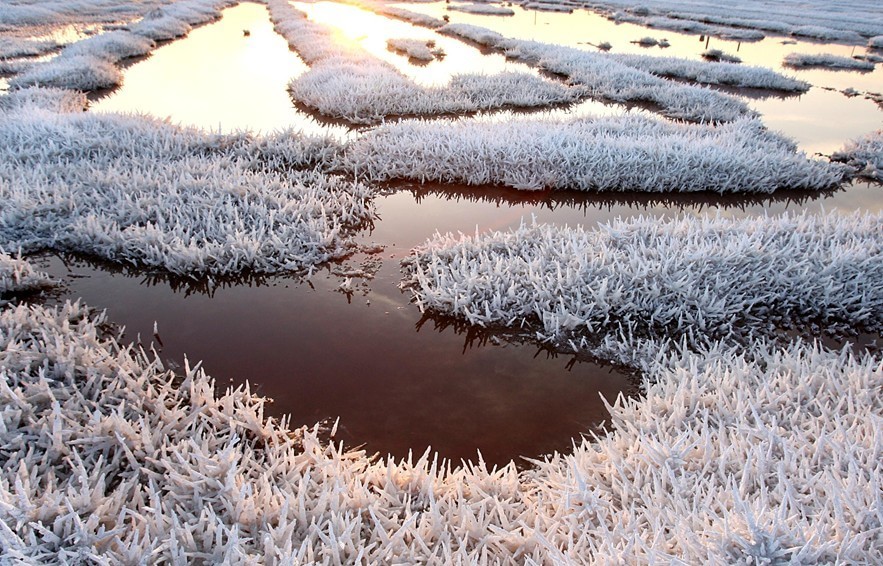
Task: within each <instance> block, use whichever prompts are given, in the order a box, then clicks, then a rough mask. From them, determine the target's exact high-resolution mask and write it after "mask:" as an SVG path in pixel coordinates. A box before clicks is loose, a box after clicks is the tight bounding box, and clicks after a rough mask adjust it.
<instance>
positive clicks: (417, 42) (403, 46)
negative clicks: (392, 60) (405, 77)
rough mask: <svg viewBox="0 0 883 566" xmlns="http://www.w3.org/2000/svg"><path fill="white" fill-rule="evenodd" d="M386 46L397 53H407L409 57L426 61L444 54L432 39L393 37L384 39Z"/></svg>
mask: <svg viewBox="0 0 883 566" xmlns="http://www.w3.org/2000/svg"><path fill="white" fill-rule="evenodd" d="M386 47H387V49H390V50H392V51H395V52H397V53H402V54H404V55H407V56H408V57H409V58H411V59H416V60H418V61H423V62H428V61H433V60H434V59H435V58H436V57H442V56H444V54H445V53H444V51H442V50H441V49H438V48H436V47H435V43H434V42H433V41H431V40H430V41H427V40H425V39H412V38H393V39H387V40H386Z"/></svg>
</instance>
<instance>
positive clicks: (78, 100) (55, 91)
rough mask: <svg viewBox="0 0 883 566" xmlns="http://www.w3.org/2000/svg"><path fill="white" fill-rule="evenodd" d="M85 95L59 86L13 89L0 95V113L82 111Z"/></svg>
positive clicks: (84, 106)
mask: <svg viewBox="0 0 883 566" xmlns="http://www.w3.org/2000/svg"><path fill="white" fill-rule="evenodd" d="M86 104H87V100H86V96H85V95H84V94H82V93H80V92H72V91H70V90H65V89H60V88H42V87H32V88H23V89H19V90H14V91H12V92H10V93H8V94H6V95H5V96H0V113H10V114H11V113H15V112H18V113H33V112H37V111H41V110H45V111H49V112H61V113H67V112H83V111H84V110H85V109H86Z"/></svg>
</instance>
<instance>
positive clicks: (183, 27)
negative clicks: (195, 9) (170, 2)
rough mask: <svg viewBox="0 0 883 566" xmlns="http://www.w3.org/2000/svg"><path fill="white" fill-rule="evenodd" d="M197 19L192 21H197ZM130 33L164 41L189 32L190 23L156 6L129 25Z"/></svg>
mask: <svg viewBox="0 0 883 566" xmlns="http://www.w3.org/2000/svg"><path fill="white" fill-rule="evenodd" d="M193 19H194V20H197V21H196V22H194V23H199V21H198V19H197V18H195V17H194V18H193ZM129 29H130V31H132V33H136V34H138V35H140V36H143V37H147V38H150V39H152V40H154V41H165V40H169V39H175V38H177V37H183V36H185V35H187V34H188V33H190V30H191V25H190V23H188V22H187V21H185V20H183V19H180V18H177V17H175V16H172V15H170V14H169V10H168V9H167V8H166V9H163V8H157V9H155V10H151V11H150V12H148V13H147V14H145V16H144V17H143V18H142V19H141V21H139V22H138V23H136V24H134V25H132V26H130V27H129Z"/></svg>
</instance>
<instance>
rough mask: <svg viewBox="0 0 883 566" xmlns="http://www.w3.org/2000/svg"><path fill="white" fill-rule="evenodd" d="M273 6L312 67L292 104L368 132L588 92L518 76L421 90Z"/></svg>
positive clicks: (297, 82) (295, 85)
mask: <svg viewBox="0 0 883 566" xmlns="http://www.w3.org/2000/svg"><path fill="white" fill-rule="evenodd" d="M268 6H269V7H270V14H271V18H272V19H273V22H274V24H275V27H276V30H277V31H278V32H279V33H280V34H282V36H283V37H285V38H286V39H287V40H288V42H289V45H290V46H291V47H292V48H293V49H295V50H296V51H297V52H298V53H299V54H300V55H301V57H302V58H303V59H304V60H305V61H306V62H307V63H308V64H309V65H310V70H309V71H308V72H307V73H305V74H303V75H302V76H300V77H297V78H295V79H293V80H292V81H291V83H290V92H291V95H292V97H293V98H294V99H295V100H296V101H298V102H300V103H302V104H304V105H306V106H308V107H310V108H314V109H316V110H318V111H319V112H320V113H322V114H324V115H326V116H330V117H335V118H342V119H345V120H347V121H349V122H352V123H360V124H370V123H376V122H380V121H381V120H383V118H384V117H388V116H406V115H437V114H449V113H466V112H474V111H477V110H487V109H495V108H505V107H513V106H514V107H524V108H528V107H531V108H532V107H544V106H551V105H555V104H562V103H567V102H573V101H575V100H576V99H577V98H578V97H579V96H580V94H581V92H582V91H581V89H575V88H569V87H567V86H565V85H562V84H561V83H559V82H557V81H550V80H546V79H542V78H540V77H538V76H535V75H533V74H528V73H517V72H506V73H499V74H495V75H481V74H464V75H456V76H454V77H453V78H452V79H451V81H450V83H449V84H448V85H445V86H440V87H424V86H420V85H418V84H417V83H415V82H414V81H412V80H411V79H409V78H408V77H406V76H404V75H402V74H401V73H399V72H398V71H397V70H396V69H395V68H394V67H392V66H391V65H389V64H387V63H385V62H383V61H381V60H380V59H378V58H376V57H374V56H372V55H370V54H369V53H367V52H366V51H365V50H363V49H361V48H360V47H358V46H356V45H352V44H350V45H343V44H341V43H340V42H339V41H338V40H336V39H335V37H334V35H333V34H332V32H331V31H330V30H329V29H328V28H327V27H325V26H322V25H320V24H317V23H315V22H311V21H310V20H308V19H307V17H306V15H305V14H304V13H303V12H301V11H299V10H297V9H296V8H294V7H293V6H291V4H289V3H288V2H286V1H284V0H271V1H270V2H269V3H268Z"/></svg>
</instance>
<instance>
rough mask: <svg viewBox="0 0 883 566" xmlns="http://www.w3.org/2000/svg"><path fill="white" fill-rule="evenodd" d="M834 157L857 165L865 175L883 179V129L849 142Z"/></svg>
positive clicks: (879, 179)
mask: <svg viewBox="0 0 883 566" xmlns="http://www.w3.org/2000/svg"><path fill="white" fill-rule="evenodd" d="M832 159H834V160H836V161H843V162H846V163H848V164H849V165H852V166H853V167H856V168H857V169H859V173H860V174H861V175H863V176H865V177H868V178H870V179H876V180H877V181H883V130H877V131H876V132H871V133H870V134H868V135H866V136H864V137H861V138H859V139H857V140H853V141H851V142H849V143H848V144H846V147H845V148H843V149H842V150H840V151H838V152H836V153H834V155H833V157H832Z"/></svg>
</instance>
